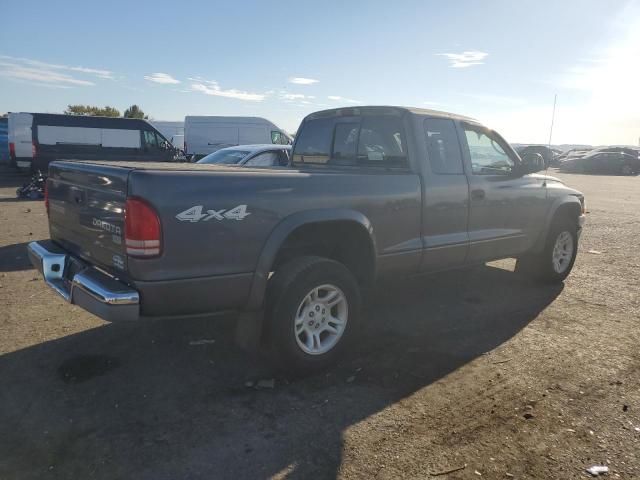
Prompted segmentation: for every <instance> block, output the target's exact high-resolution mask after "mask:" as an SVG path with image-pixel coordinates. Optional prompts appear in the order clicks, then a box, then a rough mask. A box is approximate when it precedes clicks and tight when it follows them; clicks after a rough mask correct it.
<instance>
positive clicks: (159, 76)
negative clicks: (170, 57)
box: [144, 72, 180, 85]
mask: <svg viewBox="0 0 640 480" xmlns="http://www.w3.org/2000/svg"><path fill="white" fill-rule="evenodd" d="M144 79H145V80H149V81H150V82H154V83H162V84H170V85H175V84H177V83H180V80H176V79H175V78H173V77H172V76H171V75H169V74H168V73H161V72H158V73H152V74H151V75H145V76H144Z"/></svg>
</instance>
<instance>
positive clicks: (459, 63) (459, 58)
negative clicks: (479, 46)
mask: <svg viewBox="0 0 640 480" xmlns="http://www.w3.org/2000/svg"><path fill="white" fill-rule="evenodd" d="M436 55H438V56H440V57H447V58H448V59H449V66H450V67H452V68H467V67H472V66H474V65H482V64H483V63H484V62H483V60H484V59H485V58H487V56H489V54H488V53H486V52H479V51H477V50H469V51H466V52H462V53H436Z"/></svg>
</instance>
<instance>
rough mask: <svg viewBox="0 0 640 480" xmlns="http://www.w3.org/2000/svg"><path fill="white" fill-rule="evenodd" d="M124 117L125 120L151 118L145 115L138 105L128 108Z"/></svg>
mask: <svg viewBox="0 0 640 480" xmlns="http://www.w3.org/2000/svg"><path fill="white" fill-rule="evenodd" d="M122 116H123V117H124V118H144V119H147V118H149V117H148V116H147V115H145V114H144V112H143V111H142V110H141V109H140V107H139V106H138V105H131V106H130V107H129V108H127V109H126V110H125V111H124V115H122Z"/></svg>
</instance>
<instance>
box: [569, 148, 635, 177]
mask: <svg viewBox="0 0 640 480" xmlns="http://www.w3.org/2000/svg"><path fill="white" fill-rule="evenodd" d="M560 170H562V171H565V172H574V173H614V174H619V175H635V174H638V173H640V158H638V155H637V154H636V155H630V154H628V153H624V152H622V151H613V152H599V151H594V152H592V153H589V154H587V155H585V156H583V157H574V158H567V159H566V160H565V161H564V162H562V163H561V164H560Z"/></svg>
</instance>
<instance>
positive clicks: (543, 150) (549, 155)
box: [516, 145, 556, 167]
mask: <svg viewBox="0 0 640 480" xmlns="http://www.w3.org/2000/svg"><path fill="white" fill-rule="evenodd" d="M516 151H517V152H518V155H520V156H523V155H527V154H530V153H537V154H539V155H541V156H542V158H543V159H544V164H545V167H549V166H552V165H555V164H556V162H555V158H556V154H555V153H554V151H553V150H551V149H550V148H549V147H548V146H546V145H525V146H521V147H518V148H516Z"/></svg>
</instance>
